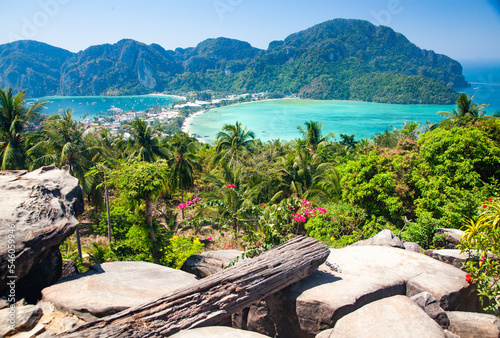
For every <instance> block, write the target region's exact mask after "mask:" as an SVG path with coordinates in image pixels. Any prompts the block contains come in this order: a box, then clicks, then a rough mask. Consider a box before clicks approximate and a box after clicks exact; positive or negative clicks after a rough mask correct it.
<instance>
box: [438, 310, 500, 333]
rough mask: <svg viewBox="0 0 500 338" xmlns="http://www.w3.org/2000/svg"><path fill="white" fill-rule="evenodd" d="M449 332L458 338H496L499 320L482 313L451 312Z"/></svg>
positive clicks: (499, 329)
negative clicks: (458, 337)
mask: <svg viewBox="0 0 500 338" xmlns="http://www.w3.org/2000/svg"><path fill="white" fill-rule="evenodd" d="M448 318H450V328H449V330H450V331H451V332H453V333H455V334H456V335H458V336H460V338H493V337H494V338H498V337H500V320H499V319H498V318H497V317H495V316H493V315H488V314H484V313H473V312H461V311H451V312H448Z"/></svg>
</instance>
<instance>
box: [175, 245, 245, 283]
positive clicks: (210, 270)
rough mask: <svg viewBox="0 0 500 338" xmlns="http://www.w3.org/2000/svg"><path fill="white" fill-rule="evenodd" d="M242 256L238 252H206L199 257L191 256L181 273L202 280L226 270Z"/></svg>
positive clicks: (240, 252)
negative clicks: (190, 274)
mask: <svg viewBox="0 0 500 338" xmlns="http://www.w3.org/2000/svg"><path fill="white" fill-rule="evenodd" d="M241 254H242V251H238V250H221V251H207V252H203V253H201V254H199V255H191V256H189V258H188V259H186V261H185V262H184V264H183V265H182V267H181V270H182V271H186V272H189V273H192V274H195V275H196V277H198V278H204V277H207V276H210V275H213V274H214V273H217V272H219V271H222V270H223V269H224V268H226V267H227V266H228V265H229V264H230V263H231V262H232V261H234V260H235V259H236V258H237V257H238V256H240V255H241Z"/></svg>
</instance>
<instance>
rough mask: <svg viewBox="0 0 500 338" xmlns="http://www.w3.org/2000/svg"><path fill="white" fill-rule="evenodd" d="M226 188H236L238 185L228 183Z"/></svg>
mask: <svg viewBox="0 0 500 338" xmlns="http://www.w3.org/2000/svg"><path fill="white" fill-rule="evenodd" d="M226 188H227V189H232V188H236V186H235V185H234V184H228V185H226Z"/></svg>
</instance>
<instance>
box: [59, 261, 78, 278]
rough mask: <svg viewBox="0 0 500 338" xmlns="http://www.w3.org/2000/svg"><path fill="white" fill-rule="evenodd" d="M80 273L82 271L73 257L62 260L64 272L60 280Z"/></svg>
mask: <svg viewBox="0 0 500 338" xmlns="http://www.w3.org/2000/svg"><path fill="white" fill-rule="evenodd" d="M79 273H80V271H78V267H77V266H76V263H75V262H74V261H72V260H71V259H63V260H62V273H61V278H60V279H59V280H61V279H64V278H68V277H71V276H74V275H78V274H79Z"/></svg>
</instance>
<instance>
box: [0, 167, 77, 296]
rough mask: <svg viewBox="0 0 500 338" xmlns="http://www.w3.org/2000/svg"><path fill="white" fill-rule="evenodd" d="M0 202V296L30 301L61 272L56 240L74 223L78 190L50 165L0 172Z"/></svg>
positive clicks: (69, 178) (68, 232)
mask: <svg viewBox="0 0 500 338" xmlns="http://www.w3.org/2000/svg"><path fill="white" fill-rule="evenodd" d="M0 201H1V207H0V239H1V240H2V241H1V246H0V295H3V296H9V295H12V293H14V294H15V297H16V298H17V299H20V298H25V299H26V300H27V301H28V302H34V301H36V300H37V299H39V297H40V292H41V290H42V289H43V288H45V287H47V286H49V285H51V284H53V283H55V282H56V281H57V280H58V279H59V278H60V276H61V265H62V260H61V253H60V252H59V244H60V243H61V242H62V241H64V240H65V239H66V238H67V237H68V236H70V235H71V234H72V233H73V232H74V231H75V229H76V226H77V225H78V221H77V219H76V216H77V215H79V214H81V213H82V212H83V195H82V189H81V187H80V185H79V184H78V180H77V179H76V178H74V177H73V176H71V175H70V174H69V173H68V172H67V171H65V170H60V169H57V168H56V167H54V166H47V167H42V168H40V169H38V170H35V171H33V172H30V173H28V172H27V171H1V172H0ZM13 282H15V283H13ZM8 283H10V284H8ZM11 285H13V287H11Z"/></svg>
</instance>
